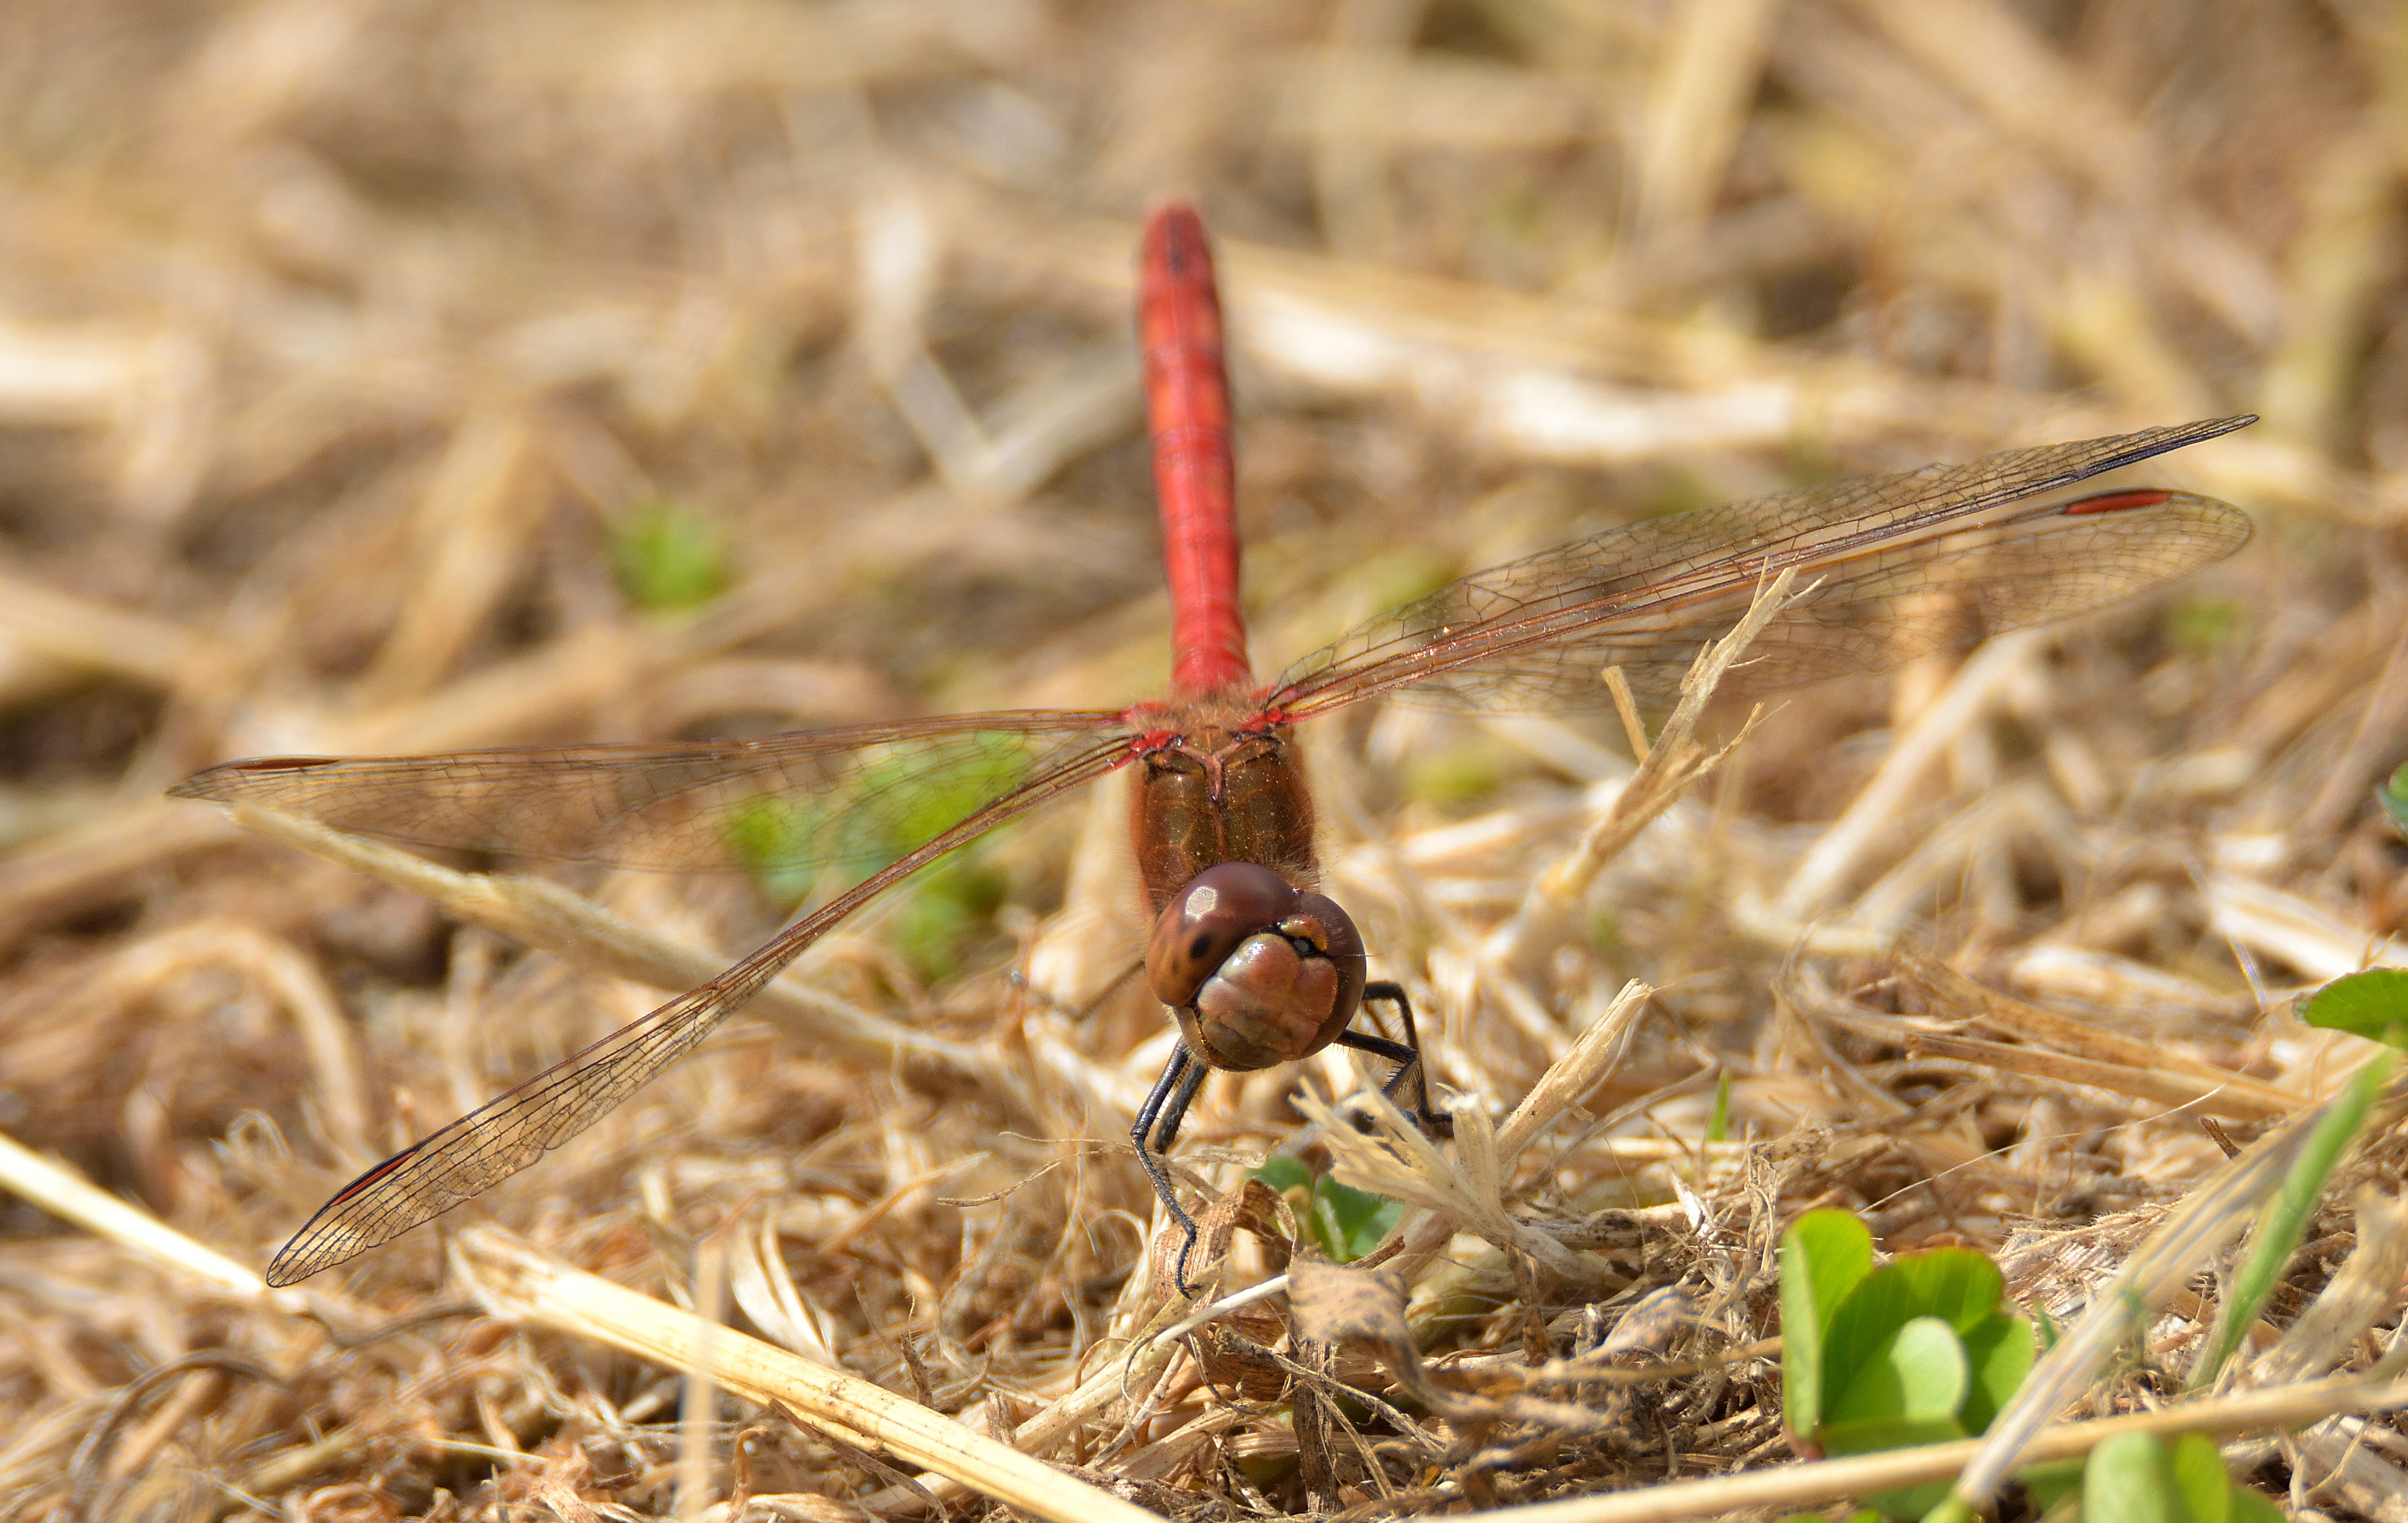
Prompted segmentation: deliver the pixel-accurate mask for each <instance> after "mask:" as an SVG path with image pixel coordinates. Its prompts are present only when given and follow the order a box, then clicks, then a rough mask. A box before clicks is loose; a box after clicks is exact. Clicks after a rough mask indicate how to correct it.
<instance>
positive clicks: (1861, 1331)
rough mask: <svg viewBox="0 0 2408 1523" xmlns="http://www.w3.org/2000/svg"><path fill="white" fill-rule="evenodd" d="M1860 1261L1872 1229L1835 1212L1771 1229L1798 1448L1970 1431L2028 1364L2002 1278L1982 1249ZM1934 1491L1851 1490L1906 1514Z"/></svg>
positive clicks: (2027, 1331) (1789, 1415) (1984, 1422)
mask: <svg viewBox="0 0 2408 1523" xmlns="http://www.w3.org/2000/svg"><path fill="white" fill-rule="evenodd" d="M1872 1259H1873V1243H1872V1233H1871V1231H1869V1230H1868V1229H1867V1228H1866V1227H1865V1224H1864V1223H1863V1222H1861V1221H1859V1220H1857V1219H1856V1217H1854V1216H1852V1215H1850V1214H1849V1213H1847V1212H1844V1211H1810V1212H1808V1213H1807V1214H1806V1215H1805V1216H1803V1217H1799V1219H1798V1220H1797V1221H1796V1222H1794V1223H1792V1224H1791V1226H1790V1228H1789V1231H1787V1232H1785V1233H1784V1234H1783V1236H1782V1239H1781V1331H1782V1345H1781V1348H1782V1353H1781V1393H1782V1416H1783V1421H1784V1423H1785V1425H1786V1426H1787V1428H1788V1430H1789V1435H1790V1443H1791V1445H1792V1446H1794V1447H1795V1448H1797V1449H1798V1450H1799V1452H1800V1453H1801V1454H1806V1455H1809V1456H1822V1455H1844V1454H1865V1453H1870V1452H1871V1451H1874V1450H1879V1449H1897V1448H1905V1447H1908V1446H1910V1445H1918V1444H1936V1443H1941V1442H1943V1441H1945V1440H1948V1439H1957V1438H1965V1437H1969V1436H1971V1435H1972V1434H1976V1433H1980V1432H1982V1431H1983V1430H1985V1429H1987V1428H1988V1427H1989V1425H1990V1420H1991V1419H1992V1418H1993V1417H1995V1416H1998V1414H1999V1410H2000V1407H2002V1406H2004V1405H2005V1404H2006V1402H2007V1400H2008V1399H2009V1398H2010V1397H2012V1396H2013V1395H2014V1392H2015V1388H2016V1387H2018V1386H2020V1385H2022V1384H2023V1379H2024V1375H2025V1374H2027V1373H2028V1371H2029V1370H2030V1369H2031V1363H2032V1357H2033V1346H2034V1344H2033V1337H2032V1324H2031V1321H2030V1319H2029V1318H2028V1317H2018V1316H2016V1315H2014V1314H2013V1313H2011V1312H2009V1311H2008V1310H2006V1308H2005V1307H2004V1306H2003V1305H2002V1304H2001V1303H2000V1298H2001V1296H2002V1294H2003V1292H2004V1290H2005V1281H2004V1280H2003V1278H2002V1277H2001V1276H2000V1274H1999V1267H1998V1265H1996V1264H1994V1263H1992V1262H1991V1261H1990V1260H1989V1259H1988V1258H1987V1257H1986V1256H1985V1255H1983V1254H1980V1253H1977V1252H1975V1251H1974V1250H1972V1249H1971V1248H1932V1249H1928V1250H1926V1251H1923V1252H1920V1253H1907V1254H1900V1255H1899V1257H1897V1258H1896V1259H1893V1260H1890V1261H1889V1262H1888V1263H1886V1264H1884V1265H1883V1266H1881V1268H1879V1269H1875V1268H1873V1263H1872ZM1947 1494H1948V1487H1947V1484H1946V1483H1945V1482H1934V1483H1930V1484H1928V1485H1924V1486H1917V1487H1907V1488H1904V1489H1901V1490H1898V1491H1887V1492H1882V1493H1879V1494H1876V1495H1872V1496H1868V1497H1865V1498H1863V1499H1862V1500H1863V1501H1864V1502H1866V1503H1867V1504H1869V1505H1870V1506H1871V1507H1873V1508H1875V1509H1876V1510H1878V1511H1880V1512H1882V1513H1884V1514H1885V1515H1887V1516H1891V1517H1914V1516H1920V1515H1922V1514H1923V1513H1924V1512H1926V1511H1927V1510H1928V1509H1929V1508H1931V1507H1933V1506H1935V1505H1937V1504H1938V1503H1939V1502H1941V1501H1942V1499H1943V1498H1945V1497H1946V1496H1947Z"/></svg>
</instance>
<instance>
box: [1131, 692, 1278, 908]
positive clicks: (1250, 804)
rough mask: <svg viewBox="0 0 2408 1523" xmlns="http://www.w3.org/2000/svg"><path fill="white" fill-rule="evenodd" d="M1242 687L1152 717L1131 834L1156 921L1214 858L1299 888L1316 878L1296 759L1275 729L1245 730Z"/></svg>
mask: <svg viewBox="0 0 2408 1523" xmlns="http://www.w3.org/2000/svg"><path fill="white" fill-rule="evenodd" d="M1260 713H1261V708H1260V705H1259V702H1258V701H1257V700H1256V699H1255V698H1254V695H1252V694H1250V693H1247V692H1243V691H1227V692H1220V693H1212V694H1208V695H1205V696H1201V697H1191V698H1181V699H1177V700H1174V701H1172V702H1171V703H1168V704H1166V705H1163V706H1162V708H1161V709H1160V710H1159V712H1158V716H1157V718H1158V719H1159V722H1158V723H1156V724H1154V726H1152V727H1151V729H1150V732H1149V733H1150V737H1151V738H1152V742H1153V743H1152V744H1150V745H1149V746H1148V747H1146V749H1145V750H1144V751H1143V752H1142V753H1141V754H1140V757H1139V759H1138V766H1139V768H1140V772H1139V776H1138V786H1137V788H1136V790H1135V791H1134V793H1133V794H1132V800H1131V807H1130V811H1129V835H1130V839H1131V841H1132V842H1133V843H1134V844H1135V846H1136V848H1137V861H1138V873H1139V875H1140V877H1141V878H1142V879H1143V880H1144V883H1145V895H1146V905H1147V908H1148V910H1149V911H1150V912H1151V913H1153V914H1155V915H1159V914H1160V913H1161V912H1162V909H1163V906H1164V905H1166V904H1168V903H1169V902H1170V899H1171V896H1172V895H1174V894H1176V893H1178V892H1179V890H1181V889H1183V888H1184V887H1186V885H1187V882H1188V880H1189V879H1190V878H1193V877H1194V876H1195V875H1197V874H1198V873H1200V872H1202V871H1203V870H1204V869H1206V868H1208V867H1211V866H1214V865H1216V864H1217V863H1220V862H1228V861H1247V862H1259V863H1261V864H1262V865H1263V866H1265V867H1268V868H1269V869H1270V870H1271V871H1273V872H1275V873H1277V874H1279V875H1280V876H1282V877H1283V878H1285V879H1287V880H1288V882H1289V883H1291V884H1293V885H1294V886H1296V887H1297V888H1298V889H1311V888H1312V887H1313V886H1314V885H1315V883H1316V882H1317V881H1318V879H1319V876H1320V867H1319V864H1318V863H1317V862H1316V861H1315V860H1314V858H1313V853H1312V795H1311V794H1310V793H1309V792H1308V791H1307V790H1306V788H1305V781H1304V760H1303V757H1302V756H1301V755H1300V754H1299V753H1298V752H1297V748H1296V746H1295V743H1294V742H1293V741H1292V740H1291V739H1290V738H1289V737H1288V736H1287V734H1286V733H1285V732H1284V731H1283V730H1278V729H1273V730H1268V731H1264V730H1256V731H1254V732H1252V733H1249V732H1248V730H1247V729H1246V721H1247V720H1248V719H1255V718H1258V717H1259V715H1260Z"/></svg>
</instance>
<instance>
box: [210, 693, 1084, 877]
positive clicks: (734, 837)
mask: <svg viewBox="0 0 2408 1523" xmlns="http://www.w3.org/2000/svg"><path fill="white" fill-rule="evenodd" d="M1125 729H1126V726H1125V723H1124V721H1123V720H1122V719H1121V717H1120V716H1119V715H1118V714H1112V713H1103V712H1095V713H1087V712H1080V711H1073V710H1063V711H1051V710H1040V711H1027V712H1005V713H996V714H968V715H953V716H949V717H947V718H944V719H929V720H923V721H918V722H909V723H902V724H882V725H853V726H846V727H844V728H840V729H832V730H805V731H796V732H795V733H791V734H783V735H772V736H770V737H768V738H767V739H764V740H753V741H694V742H687V743H679V744H669V745H627V746H566V747H509V748H507V749H499V750H486V751H455V752H452V753H451V754H449V755H443V756H403V757H365V758H358V759H351V760H333V759H328V758H322V757H275V758H268V759H265V760H259V761H230V762H227V763H226V764H225V765H223V766H218V767H211V768H210V769H209V770H208V771H207V772H203V773H198V774H195V775H194V776H191V777H188V778H186V779H185V780H184V781H182V782H180V783H179V784H177V785H176V787H175V788H173V789H171V790H169V791H170V792H172V793H174V794H175V795H176V796H178V797H179V798H189V799H208V800H212V801H214V802H217V803H220V804H249V805H253V806H256V807H260V808H267V809H280V810H283V811H286V812H288V813H292V814H297V815H303V816H306V817H308V818H311V819H315V820H318V821H320V822H322V823H323V824H326V825H329V826H332V827H333V828H335V829H337V830H341V831H351V832H354V833H359V834H364V835H378V836H383V837H385V838H387V839H389V840H394V841H402V842H407V843H409V844H410V845H414V846H427V847H465V848H467V849H471V850H480V851H494V852H504V853H508V854H510V855H513V856H523V857H543V858H551V859H553V860H556V861H600V862H610V863H614V864H616V865H619V866H623V867H638V868H650V869H653V870H655V871H664V872H678V871H693V870H699V869H711V868H747V869H751V870H753V871H755V872H768V871H775V870H781V869H793V868H801V867H809V866H815V865H821V864H826V863H854V864H859V865H860V866H861V867H862V868H864V869H865V870H867V868H871V867H877V866H882V865H883V864H884V863H886V862H888V861H893V860H895V859H896V858H897V857H899V856H901V855H902V854H903V853H904V852H906V851H909V850H910V849H912V848H913V847H918V846H920V845H921V844H922V843H924V842H926V841H928V840H931V839H934V838H935V837H936V836H937V835H938V834H939V833H942V832H944V831H946V830H949V829H951V828H952V827H953V826H954V825H956V824H958V823H959V822H960V821H962V820H964V819H967V818H970V817H971V816H972V815H974V814H976V813H977V812H978V811H979V810H980V809H982V808H984V807H986V806H987V805H989V804H993V803H994V802H995V801H996V800H998V799H1001V798H1004V797H1006V796H1008V795H1009V794H1011V792H1012V791H1013V790H1016V789H1020V788H1023V787H1026V786H1029V785H1030V784H1031V783H1032V781H1033V780H1035V779H1038V778H1040V777H1044V776H1048V775H1049V773H1050V771H1051V770H1052V769H1054V768H1057V767H1059V766H1061V765H1063V764H1064V763H1065V762H1066V761H1070V760H1071V759H1074V758H1078V757H1082V756H1083V755H1085V754H1086V753H1088V752H1089V751H1091V750H1094V749H1096V748H1097V747H1101V748H1102V749H1103V751H1105V752H1106V753H1110V754H1117V751H1118V748H1119V747H1120V745H1121V740H1120V738H1119V736H1120V735H1121V734H1122V733H1125Z"/></svg>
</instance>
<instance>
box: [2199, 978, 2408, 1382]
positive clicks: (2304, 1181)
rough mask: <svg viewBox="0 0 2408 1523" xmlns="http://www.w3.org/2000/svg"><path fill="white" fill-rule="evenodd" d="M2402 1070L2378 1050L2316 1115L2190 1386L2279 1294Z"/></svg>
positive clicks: (2217, 1366)
mask: <svg viewBox="0 0 2408 1523" xmlns="http://www.w3.org/2000/svg"><path fill="white" fill-rule="evenodd" d="M2319 997H2321V996H2319ZM2397 1067H2398V1059H2397V1057H2396V1056H2395V1055H2394V1054H2393V1053H2392V1052H2391V1051H2389V1050H2388V1049H2386V1050H2383V1051H2380V1052H2378V1053H2377V1054H2376V1055H2375V1057H2374V1059H2373V1060H2372V1061H2371V1062H2369V1063H2368V1064H2367V1065H2366V1066H2365V1067H2363V1068H2361V1069H2359V1070H2358V1072H2357V1074H2355V1075H2352V1076H2351V1078H2350V1081H2349V1086H2348V1088H2346V1089H2343V1091H2342V1092H2341V1093H2340V1094H2338V1095H2335V1096H2334V1097H2333V1098H2332V1100H2331V1101H2329V1103H2327V1105H2326V1107H2325V1111H2324V1114H2323V1115H2322V1116H2320V1117H2317V1120H2316V1124H2315V1130H2314V1131H2312V1132H2309V1133H2308V1139H2307V1141H2306V1142H2305V1143H2304V1144H2302V1145H2301V1146H2300V1153H2299V1156H2298V1157H2297V1158H2296V1159H2294V1160H2292V1161H2291V1168H2290V1172H2289V1173H2287V1174H2285V1175H2284V1176H2283V1187H2282V1189H2279V1190H2277V1191H2276V1192H2275V1194H2274V1196H2273V1198H2272V1200H2269V1201H2268V1202H2267V1203H2266V1205H2265V1208H2264V1209H2263V1210H2261V1211H2259V1212H2258V1213H2257V1227H2256V1229H2255V1230H2254V1231H2252V1232H2251V1234H2250V1239H2249V1256H2248V1258H2247V1259H2245V1260H2243V1262H2242V1265H2241V1268H2240V1271H2239V1272H2238V1273H2237V1274H2234V1275H2233V1277H2232V1281H2231V1285H2230V1288H2229V1292H2228V1293H2227V1294H2226V1296H2225V1298H2224V1304H2223V1306H2222V1307H2220V1308H2218V1310H2217V1312H2216V1316H2215V1331H2214V1335H2213V1337H2212V1338H2211V1339H2210V1340H2209V1344H2208V1347H2209V1353H2208V1354H2207V1355H2206V1356H2205V1357H2204V1358H2202V1359H2200V1361H2199V1362H2198V1363H2197V1364H2195V1365H2193V1366H2192V1367H2191V1372H2190V1380H2189V1383H2188V1384H2189V1388H2191V1389H2193V1390H2199V1389H2202V1388H2205V1387H2206V1386H2207V1385H2209V1384H2210V1383H2211V1382H2213V1381H2214V1379H2215V1376H2216V1374H2217V1372H2218V1371H2220V1370H2222V1369H2223V1368H2224V1362H2225V1360H2227V1359H2230V1358H2231V1357H2232V1354H2233V1351H2234V1350H2235V1349H2237V1348H2239V1347H2240V1346H2241V1340H2242V1338H2243V1335H2244V1334H2245V1333H2246V1332H2247V1331H2248V1330H2249V1327H2250V1325H2251V1324H2252V1323H2254V1322H2255V1321H2257V1314H2258V1312H2259V1311H2260V1310H2262V1309H2263V1308H2264V1307H2265V1304H2266V1300H2267V1298H2268V1297H2269V1296H2272V1294H2273V1293H2274V1287H2275V1286H2276V1285H2277V1284H2279V1283H2281V1281H2282V1278H2283V1271H2284V1270H2285V1269H2286V1267H2288V1265H2289V1264H2290V1261H2291V1254H2292V1252H2293V1251H2294V1250H2296V1249H2297V1248H2298V1247H2299V1245H2300V1236H2301V1234H2303V1233H2304V1232H2305V1231H2307V1228H2308V1220H2309V1218H2310V1217H2313V1216H2315V1209H2316V1202H2317V1201H2319V1200H2320V1199H2322V1198H2323V1196H2324V1190H2325V1180H2326V1179H2327V1178H2329V1176H2330V1175H2331V1174H2332V1171H2333V1168H2334V1166H2335V1165H2336V1164H2338V1163H2340V1161H2341V1158H2342V1154H2343V1153H2344V1152H2346V1151H2347V1150H2348V1148H2349V1145H2350V1142H2351V1140H2352V1139H2353V1138H2355V1137H2356V1136H2357V1135H2358V1128H2359V1127H2360V1126H2362V1125H2364V1124H2365V1121H2366V1114H2367V1112H2368V1111H2369V1110H2371V1109H2372V1108H2373V1105H2374V1102H2375V1101H2376V1099H2377V1098H2379V1097H2380V1096H2381V1095H2382V1093H2383V1091H2384V1089H2385V1088H2386V1086H2388V1085H2389V1084H2390V1082H2391V1075H2392V1073H2393V1071H2394V1070H2395V1069H2396V1068H2397Z"/></svg>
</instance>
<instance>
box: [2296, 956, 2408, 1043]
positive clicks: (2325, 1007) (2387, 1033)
mask: <svg viewBox="0 0 2408 1523" xmlns="http://www.w3.org/2000/svg"><path fill="white" fill-rule="evenodd" d="M2300 1019H2301V1020H2304V1021H2306V1022H2307V1023H2308V1024H2309V1025H2311V1026H2321V1027H2323V1028H2324V1029H2325V1030H2327V1031H2333V1032H2350V1033H2351V1034H2353V1035H2356V1036H2362V1037H2365V1038H2366V1039H2367V1040H2369V1041H2371V1042H2382V1043H2385V1044H2386V1045H2388V1046H2395V1047H2396V1046H2402V1045H2403V1042H2402V1039H2401V1033H2402V1032H2408V968H2369V969H2368V970H2367V971H2366V972H2364V973H2353V974H2350V975H2347V976H2345V977H2341V978H2336V979H2334V980H2333V981H2332V982H2331V983H2329V984H2327V985H2326V986H2325V987H2324V988H2322V989H2318V990H2316V991H2315V994H2313V995H2311V996H2310V997H2309V999H2308V1003H2305V1004H2303V1005H2301V1006H2300Z"/></svg>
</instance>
